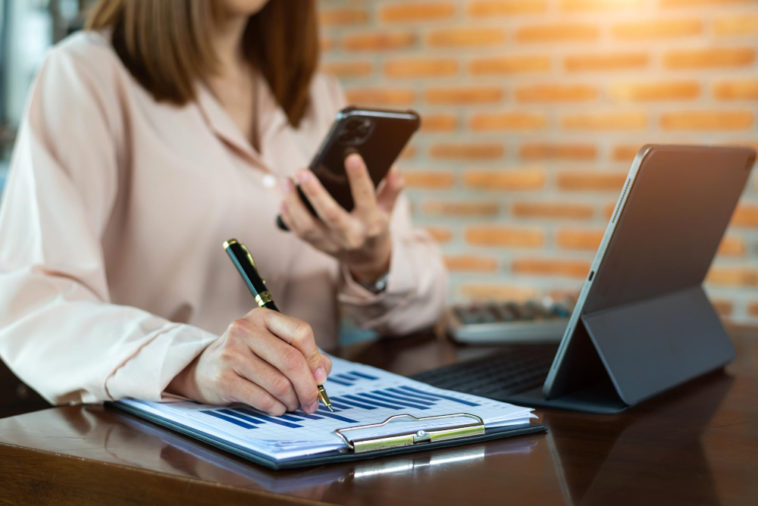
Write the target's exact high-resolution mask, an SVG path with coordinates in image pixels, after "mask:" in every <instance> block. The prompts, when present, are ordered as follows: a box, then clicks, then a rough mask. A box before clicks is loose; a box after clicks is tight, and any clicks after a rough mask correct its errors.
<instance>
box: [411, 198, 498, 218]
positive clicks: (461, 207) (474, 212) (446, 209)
mask: <svg viewBox="0 0 758 506" xmlns="http://www.w3.org/2000/svg"><path fill="white" fill-rule="evenodd" d="M421 209H422V211H423V212H424V213H425V214H430V215H436V216H495V215H496V214H497V213H498V210H499V206H498V204H497V202H449V201H440V200H435V201H431V202H424V204H423V205H422V206H421Z"/></svg>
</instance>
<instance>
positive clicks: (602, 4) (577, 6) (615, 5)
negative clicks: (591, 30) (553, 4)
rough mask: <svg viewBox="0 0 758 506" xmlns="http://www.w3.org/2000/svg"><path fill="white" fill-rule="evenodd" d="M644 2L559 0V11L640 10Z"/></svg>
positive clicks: (635, 0) (630, 0)
mask: <svg viewBox="0 0 758 506" xmlns="http://www.w3.org/2000/svg"><path fill="white" fill-rule="evenodd" d="M644 3H645V2H644V0H613V1H612V2H609V1H608V0H561V4H560V5H561V10H563V11H566V12H579V11H608V10H623V9H632V8H640V7H642V6H643V5H644Z"/></svg>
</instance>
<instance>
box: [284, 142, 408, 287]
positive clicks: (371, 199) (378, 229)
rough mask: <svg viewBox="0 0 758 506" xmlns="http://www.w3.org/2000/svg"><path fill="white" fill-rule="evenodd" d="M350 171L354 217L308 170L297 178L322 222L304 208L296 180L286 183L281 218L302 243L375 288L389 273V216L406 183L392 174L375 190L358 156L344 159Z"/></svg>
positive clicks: (303, 171)
mask: <svg viewBox="0 0 758 506" xmlns="http://www.w3.org/2000/svg"><path fill="white" fill-rule="evenodd" d="M345 171H346V172H347V176H348V180H349V182H350V192H351V194H352V197H353V201H354V202H355V207H354V208H353V210H352V211H346V210H345V209H344V208H343V207H342V206H340V205H339V204H338V203H337V202H336V201H335V200H334V199H333V198H332V196H331V195H329V193H328V192H327V191H326V189H325V188H324V187H323V186H322V185H321V183H320V182H319V181H318V179H317V178H316V177H315V176H314V175H313V173H312V172H311V171H309V170H307V169H303V170H301V171H300V172H298V174H297V176H296V177H297V183H298V184H299V185H300V188H301V189H302V191H303V193H305V195H306V197H308V200H309V201H310V203H311V205H312V206H313V208H314V209H315V211H316V213H317V214H318V218H316V217H314V216H313V215H312V214H311V213H310V212H309V211H308V209H307V208H306V207H305V204H304V203H303V201H302V200H301V199H300V197H299V195H298V193H297V189H296V188H295V185H294V183H293V182H292V181H291V180H285V183H284V200H283V202H282V206H281V210H280V212H281V217H282V220H283V221H284V223H285V224H286V225H287V227H289V229H290V230H291V231H292V232H294V233H295V234H296V235H297V236H298V237H300V238H301V239H302V240H304V241H306V242H308V243H309V244H311V245H312V246H313V247H315V248H316V249H319V250H321V251H323V252H325V253H328V254H330V255H332V256H334V257H335V258H337V259H338V260H339V261H340V262H342V263H343V264H344V265H345V266H346V267H347V268H348V269H349V270H350V273H351V274H352V275H353V276H354V277H355V279H356V280H357V281H359V282H361V283H371V282H373V281H376V280H377V279H379V278H381V277H382V276H383V275H385V274H386V273H387V271H388V270H389V264H390V257H391V254H392V240H391V236H390V216H391V214H392V209H393V207H394V206H395V202H396V201H397V197H398V195H399V194H400V191H401V190H402V188H403V182H402V178H401V176H400V175H399V174H398V173H397V172H396V171H395V170H394V169H393V170H390V172H389V173H388V174H387V177H386V178H385V179H384V182H383V183H382V184H381V185H380V186H379V188H378V190H377V189H375V188H374V184H373V182H372V181H371V177H370V176H369V173H368V169H367V168H366V164H365V163H364V161H363V159H362V158H361V156H360V155H358V154H356V153H353V154H350V155H348V156H347V157H346V158H345Z"/></svg>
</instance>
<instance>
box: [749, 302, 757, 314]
mask: <svg viewBox="0 0 758 506" xmlns="http://www.w3.org/2000/svg"><path fill="white" fill-rule="evenodd" d="M747 312H748V314H749V315H750V316H758V302H754V303H753V304H750V306H748V308H747Z"/></svg>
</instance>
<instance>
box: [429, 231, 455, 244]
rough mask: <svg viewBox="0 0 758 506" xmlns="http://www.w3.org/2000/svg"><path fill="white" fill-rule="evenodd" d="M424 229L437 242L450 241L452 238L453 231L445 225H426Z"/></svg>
mask: <svg viewBox="0 0 758 506" xmlns="http://www.w3.org/2000/svg"><path fill="white" fill-rule="evenodd" d="M426 231H427V232H428V233H429V235H430V236H432V239H434V240H435V241H436V242H438V243H439V244H444V243H447V242H450V240H451V239H452V238H453V232H452V231H451V230H450V229H449V228H446V227H426Z"/></svg>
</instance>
